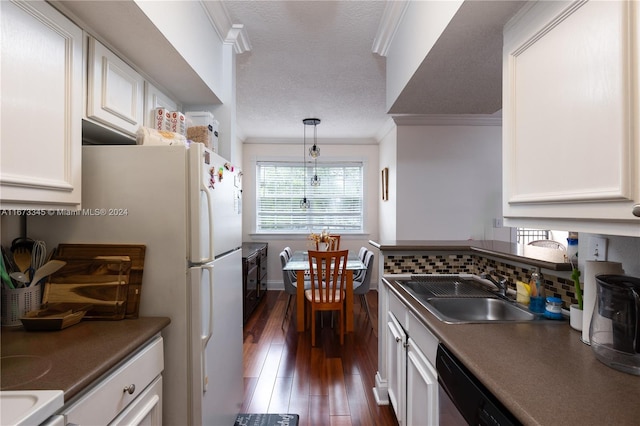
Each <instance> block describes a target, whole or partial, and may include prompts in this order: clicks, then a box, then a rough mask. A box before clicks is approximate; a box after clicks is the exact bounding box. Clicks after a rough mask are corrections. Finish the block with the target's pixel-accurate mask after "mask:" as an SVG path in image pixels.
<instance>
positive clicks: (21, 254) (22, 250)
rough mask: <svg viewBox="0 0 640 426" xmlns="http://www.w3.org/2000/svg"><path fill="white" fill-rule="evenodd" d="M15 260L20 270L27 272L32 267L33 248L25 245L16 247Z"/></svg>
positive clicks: (14, 251)
mask: <svg viewBox="0 0 640 426" xmlns="http://www.w3.org/2000/svg"><path fill="white" fill-rule="evenodd" d="M13 261H14V262H15V264H16V266H17V267H18V269H19V270H20V272H26V271H27V270H28V269H29V268H30V267H31V250H30V249H28V248H26V247H24V246H17V247H15V249H14V250H13Z"/></svg>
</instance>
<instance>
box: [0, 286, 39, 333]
mask: <svg viewBox="0 0 640 426" xmlns="http://www.w3.org/2000/svg"><path fill="white" fill-rule="evenodd" d="M1 294H2V307H1V309H2V325H3V326H15V325H22V322H20V317H22V316H24V315H25V314H26V313H27V312H29V311H34V310H37V309H40V305H41V304H42V286H41V285H39V284H36V285H33V286H29V287H22V288H16V289H9V288H4V287H3V288H2V293H1Z"/></svg>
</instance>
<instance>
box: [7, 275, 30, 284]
mask: <svg viewBox="0 0 640 426" xmlns="http://www.w3.org/2000/svg"><path fill="white" fill-rule="evenodd" d="M9 276H10V277H11V278H13V279H14V280H16V281H18V282H19V283H22V284H23V285H27V284H29V282H30V280H29V277H27V276H26V275H25V274H23V273H22V272H12V273H10V274H9Z"/></svg>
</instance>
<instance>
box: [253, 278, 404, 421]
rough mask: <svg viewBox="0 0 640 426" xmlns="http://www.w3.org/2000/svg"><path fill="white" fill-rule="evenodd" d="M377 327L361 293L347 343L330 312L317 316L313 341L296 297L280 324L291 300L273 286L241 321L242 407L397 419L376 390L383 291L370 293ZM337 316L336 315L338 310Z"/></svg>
mask: <svg viewBox="0 0 640 426" xmlns="http://www.w3.org/2000/svg"><path fill="white" fill-rule="evenodd" d="M367 300H368V301H369V306H370V308H371V315H372V316H373V325H374V328H373V329H372V328H371V326H370V325H369V322H368V321H367V320H366V314H365V310H364V309H360V304H359V300H358V299H357V298H356V302H355V303H356V305H355V307H354V315H355V320H354V323H355V331H354V332H353V333H347V334H346V335H345V341H344V345H343V346H340V338H339V335H338V334H337V333H336V330H335V328H331V320H330V314H329V313H324V315H325V317H324V327H322V328H321V326H320V321H317V326H318V329H317V335H316V339H317V341H316V346H315V347H312V346H311V333H310V331H309V330H308V329H307V330H306V331H305V332H304V333H298V332H297V331H296V319H295V298H294V299H292V301H291V304H292V306H291V307H290V308H289V315H288V316H287V320H286V322H285V325H284V331H283V330H282V329H281V327H280V326H281V323H282V316H283V315H284V308H285V306H286V302H287V295H286V293H284V292H283V291H268V292H267V294H266V296H265V298H264V300H263V301H262V302H261V303H260V305H259V307H258V308H257V309H256V311H255V312H254V313H253V315H252V316H251V317H250V318H249V320H248V321H247V324H246V325H245V327H244V403H243V407H242V409H241V411H242V412H245V413H294V414H298V415H299V416H300V426H311V425H319V426H329V425H332V426H334V425H340V426H342V425H363V426H369V425H379V426H397V424H398V423H397V421H396V419H395V416H394V414H393V410H392V409H391V406H389V405H382V406H379V405H377V404H376V401H375V398H374V396H373V391H372V389H373V387H374V385H375V383H374V377H375V373H376V371H377V370H378V368H377V363H378V355H377V353H378V336H377V334H378V333H377V320H378V318H377V312H378V293H377V292H376V291H370V292H369V294H368V295H367ZM336 318H337V316H336Z"/></svg>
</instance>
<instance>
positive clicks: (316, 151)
mask: <svg viewBox="0 0 640 426" xmlns="http://www.w3.org/2000/svg"><path fill="white" fill-rule="evenodd" d="M302 121H303V122H304V124H305V125H307V126H313V146H312V147H311V148H309V156H310V157H311V158H318V157H320V148H318V124H320V119H319V118H305V119H304V120H302Z"/></svg>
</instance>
